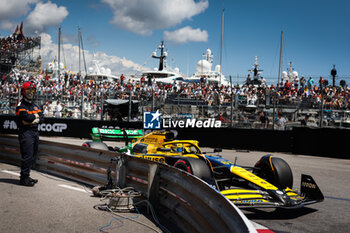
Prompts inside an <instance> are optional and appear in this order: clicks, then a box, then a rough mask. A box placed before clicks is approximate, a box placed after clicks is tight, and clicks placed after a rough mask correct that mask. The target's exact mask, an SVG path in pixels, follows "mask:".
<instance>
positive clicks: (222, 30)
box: [219, 8, 225, 85]
mask: <svg viewBox="0 0 350 233" xmlns="http://www.w3.org/2000/svg"><path fill="white" fill-rule="evenodd" d="M224 13H225V8H222V18H221V42H220V81H219V84H220V85H221V81H222V80H221V78H222V40H223V36H224Z"/></svg>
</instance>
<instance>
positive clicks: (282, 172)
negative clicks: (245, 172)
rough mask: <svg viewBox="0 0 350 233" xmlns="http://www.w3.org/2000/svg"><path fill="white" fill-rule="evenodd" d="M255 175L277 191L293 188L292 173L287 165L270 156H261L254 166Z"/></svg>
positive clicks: (279, 159)
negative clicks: (256, 169)
mask: <svg viewBox="0 0 350 233" xmlns="http://www.w3.org/2000/svg"><path fill="white" fill-rule="evenodd" d="M255 167H258V168H260V170H258V171H257V172H256V174H257V175H258V176H259V177H261V178H263V179H265V180H267V181H268V182H269V183H271V184H273V185H275V186H276V187H277V188H279V189H285V188H287V187H288V188H293V173H292V170H291V169H290V167H289V165H288V163H287V162H286V161H284V160H283V159H281V158H277V157H272V156H271V155H265V156H263V157H262V158H261V159H260V160H259V161H258V162H257V163H256V165H255Z"/></svg>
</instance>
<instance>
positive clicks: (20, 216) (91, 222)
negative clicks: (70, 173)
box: [0, 163, 162, 233]
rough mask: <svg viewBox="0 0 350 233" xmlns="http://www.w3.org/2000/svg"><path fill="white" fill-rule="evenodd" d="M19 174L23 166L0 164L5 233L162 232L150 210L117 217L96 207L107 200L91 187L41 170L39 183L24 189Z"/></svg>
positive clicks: (37, 176)
mask: <svg viewBox="0 0 350 233" xmlns="http://www.w3.org/2000/svg"><path fill="white" fill-rule="evenodd" d="M19 172H20V168H19V167H16V166H12V165H8V164H3V163H0V196H1V198H0V216H1V217H0V232H2V233H5V232H11V233H25V232H35V233H36V232H38V233H43V232H50V233H51V232H52V233H56V232H69V233H71V232H101V231H100V230H99V229H100V228H101V229H102V230H104V232H130V233H131V232H133V233H135V232H162V231H161V230H160V228H158V227H157V226H156V225H155V223H154V222H153V221H152V217H151V216H149V215H147V214H145V213H146V208H142V207H141V214H138V213H120V215H121V216H115V215H112V214H111V213H110V212H107V211H101V210H97V209H95V208H94V206H95V205H98V204H103V203H106V202H107V201H101V200H100V198H97V197H92V194H91V193H89V192H88V191H89V188H88V187H85V186H83V185H81V184H77V183H76V182H72V181H67V180H64V179H60V178H57V177H55V176H50V175H47V174H44V173H40V172H37V171H32V172H31V176H32V177H33V178H35V179H38V180H39V182H38V183H37V184H36V185H35V186H34V187H24V186H20V185H18V180H19ZM109 224H111V225H110V226H108V227H105V228H102V227H103V226H107V225H109ZM146 225H147V226H146ZM150 227H152V228H154V229H155V230H152V229H151V228H150Z"/></svg>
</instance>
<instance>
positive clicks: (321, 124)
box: [320, 88, 323, 128]
mask: <svg viewBox="0 0 350 233" xmlns="http://www.w3.org/2000/svg"><path fill="white" fill-rule="evenodd" d="M322 127H323V93H322V88H321V106H320V128H322Z"/></svg>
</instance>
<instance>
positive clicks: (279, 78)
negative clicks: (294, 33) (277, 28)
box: [277, 31, 283, 89]
mask: <svg viewBox="0 0 350 233" xmlns="http://www.w3.org/2000/svg"><path fill="white" fill-rule="evenodd" d="M282 50H283V31H281V47H280V60H279V66H278V83H277V89H278V88H279V86H280V80H281V68H282V53H283V52H282Z"/></svg>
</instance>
